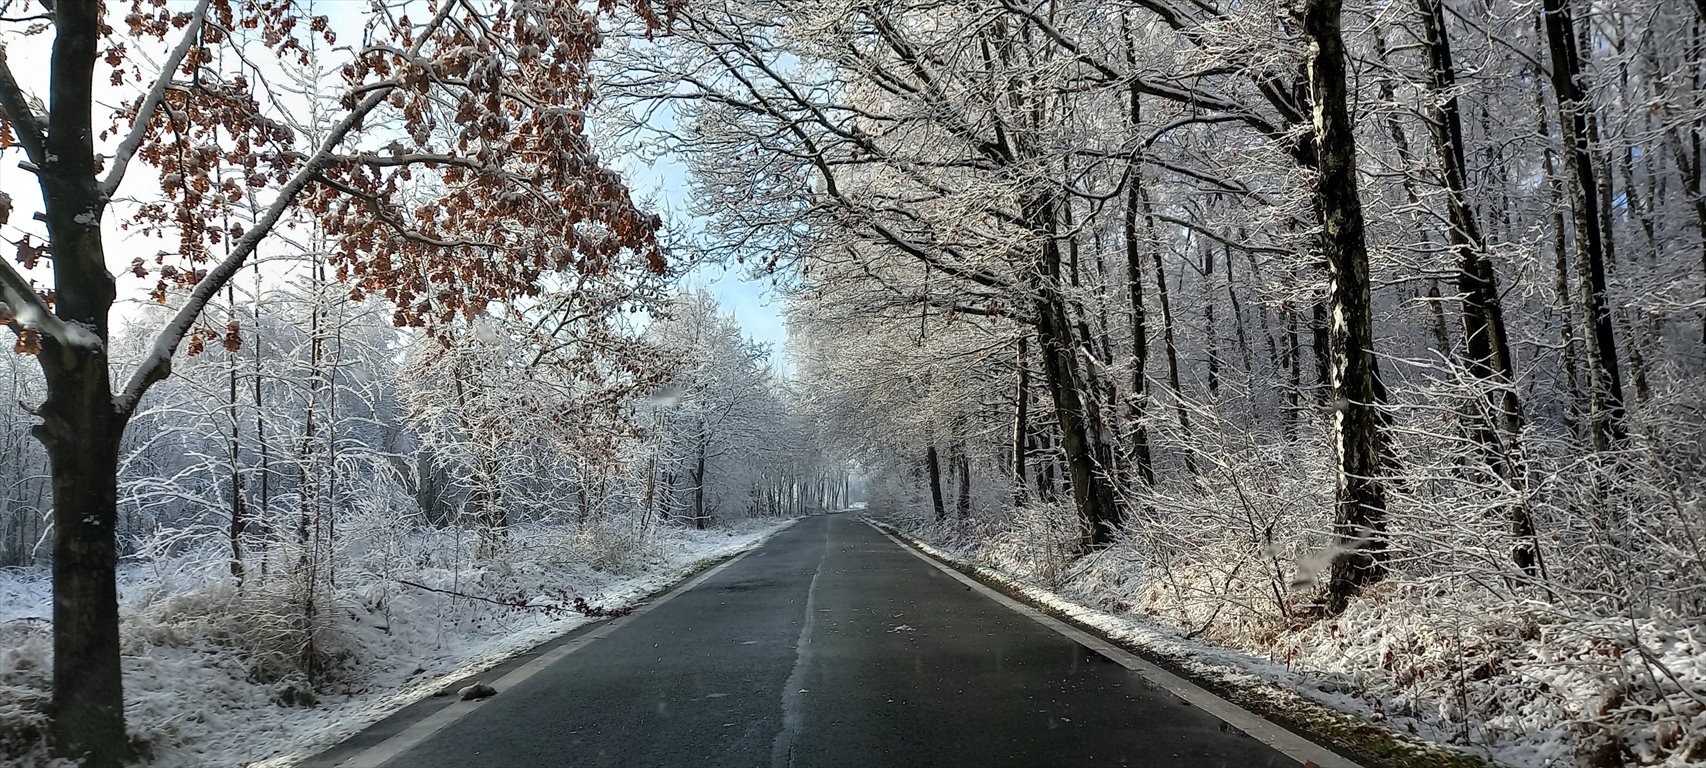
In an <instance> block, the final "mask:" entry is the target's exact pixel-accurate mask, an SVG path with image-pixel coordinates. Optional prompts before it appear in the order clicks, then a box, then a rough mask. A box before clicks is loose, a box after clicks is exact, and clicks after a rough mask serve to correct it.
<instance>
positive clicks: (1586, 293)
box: [1541, 0, 1628, 451]
mask: <svg viewBox="0 0 1706 768" xmlns="http://www.w3.org/2000/svg"><path fill="white" fill-rule="evenodd" d="M1541 8H1542V15H1543V16H1544V17H1545V26H1546V42H1547V47H1548V49H1549V51H1550V54H1551V65H1552V67H1551V75H1552V89H1553V92H1554V93H1555V94H1556V95H1557V98H1558V118H1559V119H1558V126H1559V129H1560V134H1561V135H1562V137H1563V144H1564V152H1563V155H1564V171H1565V175H1566V177H1567V179H1566V181H1565V185H1566V187H1568V189H1569V193H1570V204H1571V205H1570V208H1571V212H1572V214H1573V215H1574V217H1575V228H1576V232H1575V234H1576V294H1577V297H1578V301H1579V303H1580V308H1581V312H1582V313H1583V316H1584V317H1583V323H1584V324H1585V326H1586V328H1585V332H1584V333H1583V334H1582V339H1583V341H1584V342H1586V344H1585V346H1586V352H1587V354H1586V360H1585V363H1586V365H1587V369H1588V434H1589V435H1590V436H1591V438H1592V441H1593V446H1594V450H1596V451H1607V450H1611V449H1612V448H1613V447H1615V446H1620V445H1622V444H1623V443H1624V442H1625V440H1626V438H1627V437H1628V433H1627V431H1626V429H1625V427H1624V424H1623V378H1622V374H1621V372H1620V371H1619V368H1618V359H1617V340H1616V337H1615V335H1614V333H1613V331H1612V318H1611V308H1610V307H1609V306H1608V305H1607V303H1606V299H1605V291H1606V278H1605V258H1606V256H1605V233H1604V232H1603V231H1602V230H1601V222H1600V215H1599V212H1600V202H1599V184H1598V182H1597V181H1596V180H1595V178H1594V171H1593V153H1592V151H1591V150H1590V148H1589V141H1590V135H1589V121H1588V110H1590V109H1591V106H1590V105H1589V104H1588V103H1587V97H1586V94H1585V89H1584V88H1582V86H1581V82H1582V67H1581V55H1580V52H1579V51H1578V50H1577V48H1576V27H1575V20H1574V19H1573V18H1572V17H1571V15H1570V8H1569V4H1568V3H1567V2H1565V0H1543V2H1542V4H1541Z"/></svg>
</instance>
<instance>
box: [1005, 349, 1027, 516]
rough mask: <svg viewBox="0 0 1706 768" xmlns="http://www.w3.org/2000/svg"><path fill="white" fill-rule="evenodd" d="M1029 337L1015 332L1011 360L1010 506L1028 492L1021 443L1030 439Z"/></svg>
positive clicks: (1023, 444)
mask: <svg viewBox="0 0 1706 768" xmlns="http://www.w3.org/2000/svg"><path fill="white" fill-rule="evenodd" d="M1030 338H1031V337H1030V334H1027V333H1021V334H1019V349H1018V352H1017V353H1015V355H1014V360H1015V361H1014V363H1013V380H1014V383H1013V456H1012V464H1011V469H1012V475H1011V477H1010V478H1009V482H1010V483H1011V484H1012V491H1013V506H1015V507H1018V506H1022V505H1023V504H1024V503H1025V497H1026V496H1027V495H1028V494H1027V493H1026V483H1027V482H1028V481H1027V480H1026V479H1025V443H1026V442H1027V441H1029V439H1030V424H1029V423H1028V419H1029V416H1030V413H1029V412H1030V404H1031V363H1030V360H1029V359H1028V358H1029V357H1030V356H1029V355H1028V354H1027V353H1028V352H1029V350H1028V349H1027V347H1028V346H1029V344H1028V342H1029V341H1030Z"/></svg>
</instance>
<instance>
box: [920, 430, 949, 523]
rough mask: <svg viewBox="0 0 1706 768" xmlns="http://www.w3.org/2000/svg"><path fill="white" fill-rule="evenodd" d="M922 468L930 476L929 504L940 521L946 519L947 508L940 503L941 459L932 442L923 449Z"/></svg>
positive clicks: (937, 520)
mask: <svg viewBox="0 0 1706 768" xmlns="http://www.w3.org/2000/svg"><path fill="white" fill-rule="evenodd" d="M924 468H925V470H926V471H927V472H928V473H929V476H930V504H931V507H932V508H933V509H934V510H935V512H936V522H938V523H940V522H942V521H943V520H947V519H948V508H947V507H946V506H944V505H943V504H942V460H941V457H940V456H939V455H937V453H936V446H935V445H934V444H932V445H931V446H930V447H929V448H926V449H924Z"/></svg>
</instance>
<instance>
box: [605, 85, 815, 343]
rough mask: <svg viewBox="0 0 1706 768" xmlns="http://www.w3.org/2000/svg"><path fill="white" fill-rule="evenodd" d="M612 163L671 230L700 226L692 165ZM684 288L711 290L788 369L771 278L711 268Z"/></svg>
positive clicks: (686, 280)
mask: <svg viewBox="0 0 1706 768" xmlns="http://www.w3.org/2000/svg"><path fill="white" fill-rule="evenodd" d="M659 111H660V112H662V111H663V110H659ZM606 159H607V160H608V161H610V163H611V165H612V166H614V167H616V168H618V169H620V170H621V171H622V174H623V176H624V177H625V178H626V180H627V182H628V187H629V189H631V190H633V192H634V194H635V196H636V197H637V198H640V199H648V200H653V201H655V202H656V204H657V205H658V206H660V207H661V208H662V209H663V210H662V214H663V216H664V219H665V223H666V226H670V227H674V228H678V231H679V229H680V228H689V229H690V228H693V227H696V226H698V223H697V222H696V221H694V219H693V218H692V217H691V216H689V215H688V214H687V209H688V207H689V206H688V197H689V195H690V193H689V190H688V183H687V167H686V166H685V165H683V164H682V163H681V162H680V160H679V159H677V158H676V157H674V156H665V157H663V158H660V159H659V160H658V161H657V162H655V163H652V164H649V165H648V164H646V163H643V162H640V161H639V160H638V159H636V158H633V157H610V158H606ZM681 288H682V289H683V290H689V291H691V290H698V289H700V288H703V289H705V290H708V291H710V292H711V295H712V296H715V297H716V299H717V303H718V304H721V305H722V307H723V311H724V312H725V313H728V314H731V315H733V316H734V317H735V319H736V320H737V321H739V322H740V325H741V328H742V329H744V330H745V331H746V335H747V336H748V337H749V338H751V339H753V340H755V341H758V342H761V343H763V344H767V345H769V347H770V359H771V362H772V364H773V365H775V366H777V368H778V369H779V370H780V371H783V372H786V371H787V356H786V348H787V341H788V329H787V326H786V324H785V323H784V322H783V319H782V301H783V300H782V297H781V296H780V295H778V294H777V293H776V292H774V291H772V290H771V289H770V281H769V279H768V278H762V279H760V278H753V277H751V276H750V275H748V274H746V268H745V267H742V266H740V265H730V266H729V267H724V266H720V265H705V266H700V267H697V268H695V269H694V270H693V271H692V272H689V273H688V274H687V275H686V276H685V277H683V279H682V285H681Z"/></svg>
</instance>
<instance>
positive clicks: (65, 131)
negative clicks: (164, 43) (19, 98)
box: [9, 0, 131, 768]
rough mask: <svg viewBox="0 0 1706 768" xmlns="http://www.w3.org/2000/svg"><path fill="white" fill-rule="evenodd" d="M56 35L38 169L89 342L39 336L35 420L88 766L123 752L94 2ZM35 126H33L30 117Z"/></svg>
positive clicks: (65, 705) (68, 7) (65, 645)
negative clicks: (39, 395)
mask: <svg viewBox="0 0 1706 768" xmlns="http://www.w3.org/2000/svg"><path fill="white" fill-rule="evenodd" d="M51 7H52V8H53V14H54V26H55V27H56V34H55V35H54V40H53V57H52V63H51V69H52V76H51V80H50V83H49V89H50V94H49V98H48V99H47V101H48V103H49V104H50V105H51V112H50V114H49V117H48V124H47V126H46V128H47V130H46V131H45V138H44V139H43V141H42V143H41V145H39V146H40V149H41V150H42V151H41V153H40V156H39V157H37V158H35V159H36V160H37V161H38V162H37V165H38V166H39V170H38V171H37V174H36V176H37V178H38V179H39V180H40V184H41V189H42V202H43V205H44V209H45V210H44V214H45V218H46V223H47V233H48V242H49V244H50V246H51V247H52V251H53V273H54V288H55V290H56V292H57V293H56V300H55V302H54V305H53V313H54V315H55V316H57V317H58V318H60V319H61V320H64V321H66V322H68V323H73V324H76V325H78V326H81V327H82V328H83V329H85V330H87V331H89V332H90V333H93V334H94V335H95V336H96V337H97V338H98V339H99V340H100V341H101V344H100V347H99V348H98V349H85V348H78V347H71V346H66V345H63V344H61V343H60V341H59V340H57V339H54V338H43V339H42V340H41V352H40V354H39V355H38V361H37V362H38V363H39V364H40V365H41V369H42V373H43V375H44V378H45V379H46V383H47V398H46V400H45V401H44V402H43V403H42V404H41V406H40V408H39V409H38V410H37V415H38V416H39V417H40V418H41V423H39V424H37V425H36V426H35V428H34V429H33V432H34V434H35V435H36V437H37V439H39V440H40V441H41V442H42V445H43V446H45V447H46V449H47V455H48V460H49V463H50V464H51V465H52V474H53V521H54V522H53V700H52V712H53V720H52V723H51V725H50V726H49V728H50V731H49V735H50V738H51V740H52V745H53V749H54V752H55V753H57V754H58V755H59V756H62V757H69V758H81V759H82V760H83V761H84V762H83V764H84V766H85V767H86V768H116V766H118V765H120V764H121V763H122V762H124V760H126V759H127V758H129V757H130V753H131V750H130V744H129V740H128V739H127V738H126V735H125V729H124V684H123V674H122V672H121V669H120V665H119V634H118V628H119V621H118V587H117V583H116V581H115V579H116V571H117V565H118V548H117V539H116V536H117V531H116V527H117V525H118V452H119V441H120V440H121V439H122V438H123V436H124V428H125V422H126V420H127V418H128V414H129V409H120V408H116V407H115V406H114V402H113V397H112V382H111V378H110V377H111V373H110V370H109V368H108V360H107V358H106V354H105V351H104V350H105V349H106V341H107V338H108V337H107V327H108V313H109V312H110V311H111V309H112V305H113V300H114V298H115V296H116V287H115V284H114V280H113V276H112V274H111V273H110V272H108V271H107V263H106V252H105V247H104V244H103V243H102V240H101V217H102V214H103V212H104V208H105V202H106V201H105V200H104V199H102V196H101V194H100V190H99V187H98V186H97V183H96V175H95V174H96V161H95V155H94V143H93V138H94V137H93V131H92V130H90V126H91V125H92V124H93V105H94V100H93V99H92V98H91V96H92V93H91V91H92V83H93V77H94V68H95V54H96V47H97V44H98V40H97V36H98V34H99V33H98V29H99V25H100V21H101V15H100V14H101V11H100V3H98V2H95V0H62V2H57V3H54V4H53V5H52V6H51ZM12 122H13V125H11V126H9V127H10V128H12V130H13V133H14V134H16V133H17V132H18V131H17V123H16V118H15V117H14V119H13V121H12ZM38 127H39V126H38Z"/></svg>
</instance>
